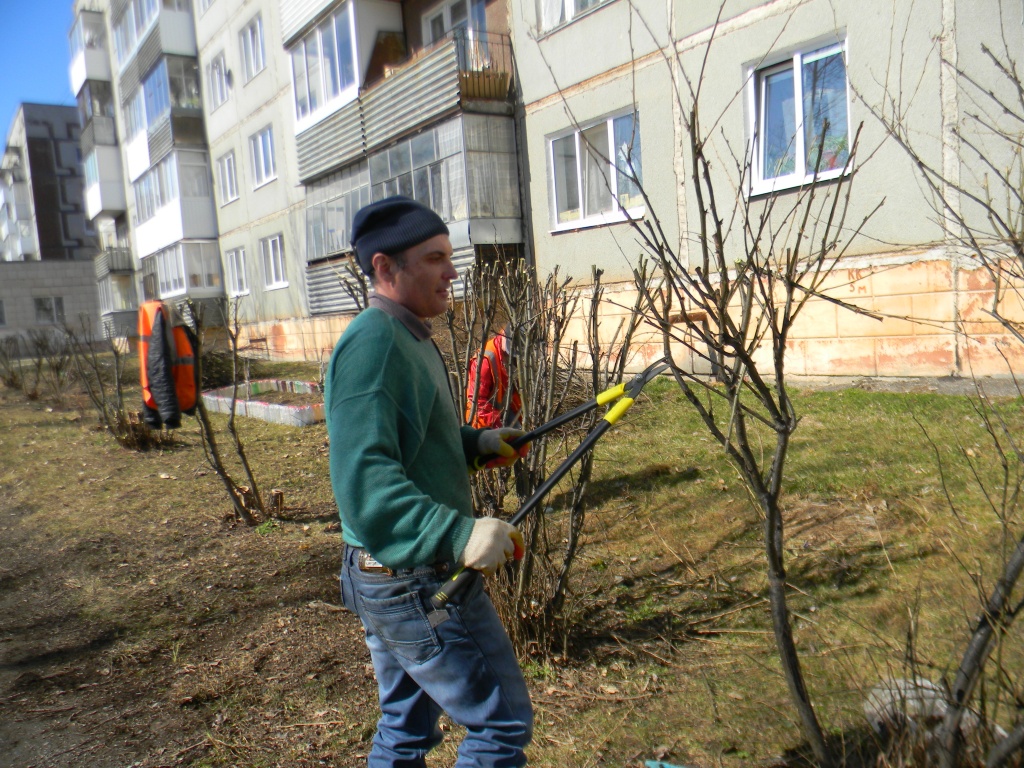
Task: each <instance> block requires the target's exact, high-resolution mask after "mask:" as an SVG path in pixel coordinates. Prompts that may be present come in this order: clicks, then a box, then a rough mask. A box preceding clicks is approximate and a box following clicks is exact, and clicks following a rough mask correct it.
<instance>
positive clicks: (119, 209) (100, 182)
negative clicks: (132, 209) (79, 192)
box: [84, 146, 128, 221]
mask: <svg viewBox="0 0 1024 768" xmlns="http://www.w3.org/2000/svg"><path fill="white" fill-rule="evenodd" d="M84 166H85V215H86V217H87V218H88V219H89V220H90V221H91V220H93V219H95V218H96V217H97V216H100V215H108V216H113V215H117V214H118V213H124V212H125V211H126V210H127V209H128V207H127V205H126V197H125V191H124V174H123V172H122V170H121V152H120V149H119V148H118V147H116V146H114V147H108V146H95V147H93V148H92V151H91V152H90V153H89V154H88V155H86V158H85V162H84Z"/></svg>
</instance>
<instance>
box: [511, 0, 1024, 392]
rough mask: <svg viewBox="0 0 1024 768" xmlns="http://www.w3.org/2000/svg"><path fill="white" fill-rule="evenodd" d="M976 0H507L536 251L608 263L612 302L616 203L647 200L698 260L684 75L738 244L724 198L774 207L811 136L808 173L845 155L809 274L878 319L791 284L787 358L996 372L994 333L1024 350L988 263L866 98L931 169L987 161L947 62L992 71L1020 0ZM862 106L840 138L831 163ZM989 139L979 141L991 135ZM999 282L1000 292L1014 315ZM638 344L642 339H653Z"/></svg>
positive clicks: (817, 369) (976, 106)
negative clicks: (793, 302)
mask: <svg viewBox="0 0 1024 768" xmlns="http://www.w3.org/2000/svg"><path fill="white" fill-rule="evenodd" d="M985 6H986V8H985V11H984V12H982V13H979V12H978V9H977V7H976V4H972V3H967V2H965V0H954V2H939V0H931V1H930V2H926V3H920V2H917V3H911V2H909V1H908V2H903V1H902V0H901V1H900V2H896V3H892V2H881V1H880V0H866V2H859V3H834V2H829V1H828V0H740V1H737V2H728V3H725V4H724V5H722V6H721V13H720V8H719V4H717V3H711V4H701V3H675V4H668V5H666V4H664V3H658V2H653V1H652V0H635V2H630V3H627V2H621V0H596V2H594V1H591V0H540V1H539V2H537V3H512V4H510V5H509V11H510V14H511V19H512V21H511V25H512V37H513V40H514V41H515V43H516V60H517V66H518V69H519V81H520V83H521V88H522V98H523V109H524V111H525V133H526V136H527V139H528V141H527V145H528V147H529V154H528V157H527V159H526V164H527V166H528V167H529V169H530V173H529V177H528V180H527V184H528V186H529V199H531V200H532V207H531V210H530V211H529V213H528V215H529V218H530V225H531V230H532V232H533V235H534V242H533V247H534V255H535V259H536V264H537V267H538V269H539V271H540V272H541V274H544V273H546V272H547V271H549V270H551V269H552V268H553V267H554V266H556V265H557V266H559V268H560V270H561V273H562V274H565V273H568V274H569V275H571V276H573V277H576V278H577V279H578V280H580V281H582V282H586V281H588V279H589V274H590V271H591V266H592V265H595V266H597V267H599V268H600V269H602V270H604V278H603V280H604V282H605V284H606V285H609V284H613V285H612V287H611V288H610V294H611V298H612V299H613V303H614V304H615V305H619V306H625V307H628V306H630V305H631V304H632V300H631V297H630V295H631V294H632V293H633V290H634V289H633V284H632V278H631V270H632V268H633V267H634V266H635V265H636V264H637V261H638V258H639V256H640V254H641V251H642V249H641V247H640V246H639V244H638V242H637V237H636V235H635V233H634V232H633V230H632V229H631V227H630V225H629V224H628V223H627V222H626V216H625V214H624V213H623V210H625V211H628V213H629V215H630V216H632V217H634V218H636V219H639V220H640V221H641V222H643V223H644V224H645V225H646V224H651V223H653V222H654V221H655V220H657V222H659V224H660V226H661V227H663V228H664V231H665V233H666V236H667V239H668V240H669V242H672V243H675V244H677V247H678V249H679V252H680V253H682V254H683V255H684V258H687V259H688V260H689V263H690V264H691V265H694V266H696V265H698V264H699V263H700V250H699V247H698V241H697V237H696V232H697V231H698V230H699V221H700V207H701V206H705V207H706V206H708V205H709V201H708V200H707V199H704V200H700V199H698V198H697V196H696V195H695V193H694V191H693V188H692V184H691V180H690V174H691V172H692V162H691V153H690V151H689V134H688V133H687V130H686V122H687V120H688V119H689V109H690V107H691V106H692V104H693V98H692V94H693V93H694V92H696V91H697V90H698V88H699V93H700V97H699V106H700V109H699V113H698V114H699V119H700V121H701V125H702V128H703V137H704V139H705V141H706V142H707V145H706V146H707V148H708V152H709V156H710V157H711V158H712V171H711V178H712V180H713V183H714V184H715V188H716V190H718V194H719V196H718V198H717V199H716V205H717V206H718V212H719V215H721V216H723V217H724V219H725V220H726V224H727V226H728V227H729V228H730V236H731V238H732V240H731V241H730V242H731V245H729V247H731V248H736V249H738V250H737V251H736V252H737V254H738V253H740V252H741V251H742V247H743V246H742V242H743V230H742V227H741V226H740V223H739V222H741V221H742V213H743V210H744V208H745V207H749V208H750V209H751V210H752V211H753V212H754V215H755V216H756V215H758V212H759V211H760V210H763V208H764V206H766V205H769V204H772V205H774V206H775V208H774V212H775V216H776V217H778V216H780V215H781V214H782V213H783V212H785V211H787V210H790V209H792V207H793V206H794V205H795V203H796V201H797V199H798V197H799V196H800V195H801V194H804V193H805V192H806V190H807V186H808V184H809V183H810V181H811V180H812V178H813V176H814V167H815V165H816V164H817V163H818V159H817V154H816V153H818V152H819V147H820V148H821V149H820V153H821V158H820V165H818V166H817V167H818V169H819V170H818V182H819V183H820V184H822V185H824V186H825V188H828V187H829V185H831V186H832V188H834V186H835V182H836V181H837V180H838V179H839V178H840V177H843V176H844V174H846V176H845V178H846V179H847V180H851V176H850V174H851V173H852V174H855V178H853V182H854V183H853V187H852V190H853V192H852V196H851V198H850V204H849V208H848V210H846V211H845V220H844V222H845V226H846V227H847V230H852V229H853V228H855V227H858V226H860V225H861V224H862V223H863V230H862V232H861V233H860V235H859V236H857V237H855V238H852V239H851V241H850V245H849V248H848V249H847V250H846V252H845V254H844V256H843V259H842V261H841V262H840V263H839V264H838V265H837V268H836V269H835V271H834V273H833V276H832V279H831V280H830V281H829V284H828V285H829V295H830V296H831V297H834V298H837V299H842V300H843V301H848V302H851V303H853V304H856V305H857V306H859V307H861V308H863V309H865V310H868V311H870V312H873V313H875V314H877V315H879V316H880V317H881V318H882V319H881V320H878V319H875V318H872V317H869V316H867V315H864V314H857V313H854V312H851V311H849V310H847V309H843V308H842V307H839V306H837V305H836V304H834V303H832V302H829V301H825V300H815V301H812V302H811V303H810V304H809V305H808V306H807V307H806V309H805V311H804V313H803V315H802V317H801V319H800V321H799V322H798V324H797V326H796V327H795V328H794V329H793V332H792V334H791V336H790V342H789V351H788V358H787V360H788V369H789V371H790V372H791V373H796V374H807V375H853V376H878V375H881V376H944V375H950V374H953V375H970V374H971V373H972V372H974V373H979V374H989V373H991V374H993V375H997V374H1002V375H1005V374H1006V373H1007V363H1006V361H1005V360H1004V359H1003V358H1002V354H1004V353H1005V354H1008V355H1010V362H1011V365H1013V366H1014V367H1015V368H1016V369H1017V370H1020V369H1021V366H1022V365H1024V356H1022V355H1024V350H1021V345H1020V344H1019V343H1014V342H1012V341H1011V340H1010V339H1008V337H1007V335H1006V334H1005V333H1004V331H1003V330H1002V329H1001V328H1000V327H999V326H998V324H996V323H995V322H994V321H993V318H992V317H991V316H989V315H988V314H987V310H988V309H989V308H990V307H991V305H992V301H993V298H994V295H995V294H994V291H995V286H994V285H993V282H992V280H991V279H989V278H988V276H987V275H986V274H984V273H983V272H982V271H981V270H978V269H977V268H976V265H973V264H972V263H971V262H970V261H968V260H965V258H964V250H963V249H962V248H960V247H958V243H957V237H956V236H957V234H958V232H953V231H951V230H950V229H949V228H948V227H946V226H944V223H943V220H942V219H943V216H942V214H941V209H937V208H936V205H937V203H936V200H935V199H934V197H933V196H932V195H930V193H929V191H928V189H927V187H926V186H925V185H923V184H922V183H921V181H920V177H919V176H918V175H917V172H916V169H915V166H914V163H913V162H911V160H910V158H909V157H908V156H907V154H906V153H905V152H904V151H903V150H902V149H901V148H900V147H899V146H898V145H897V143H896V142H894V141H892V140H891V138H890V137H889V135H888V133H887V131H886V129H885V127H884V126H883V125H882V124H881V122H880V121H879V120H878V119H877V117H876V114H877V112H878V111H880V110H886V111H888V113H889V114H892V110H893V109H896V110H897V111H898V114H899V115H900V117H901V119H902V120H903V121H904V127H905V129H906V130H907V135H908V137H909V138H910V139H912V141H913V143H914V145H915V146H916V148H917V150H918V152H919V153H920V154H921V156H922V157H923V158H924V159H925V160H926V161H927V162H928V163H929V164H931V166H932V167H933V168H936V169H939V170H940V171H942V172H943V174H944V176H945V178H946V179H947V180H951V181H952V182H955V181H956V180H958V179H960V180H962V181H963V182H964V183H965V184H969V185H973V188H974V189H976V190H983V189H984V184H985V179H984V176H985V174H986V173H992V172H995V168H989V169H986V168H983V167H982V166H983V165H984V163H983V162H981V161H980V159H979V156H978V155H977V154H975V153H974V151H973V150H972V149H971V146H970V144H969V143H968V142H975V146H977V142H983V143H984V142H985V141H986V138H985V136H984V131H980V130H978V129H979V122H978V120H975V119H973V118H972V115H976V114H981V115H982V119H985V120H987V119H989V118H991V119H993V120H995V121H998V120H1000V119H1003V117H1004V116H1000V115H998V114H995V113H996V112H998V110H994V109H992V108H991V107H992V105H991V104H986V103H984V99H983V97H981V96H980V91H979V90H978V89H977V88H974V87H973V86H971V85H970V84H969V83H968V82H967V81H966V79H965V78H964V77H963V76H962V75H961V74H960V72H973V73H981V75H980V76H981V77H982V78H983V82H984V83H985V85H986V86H987V87H998V84H999V81H1000V78H999V76H998V74H997V73H996V72H995V69H994V67H992V65H991V62H989V61H986V56H985V54H983V52H982V44H983V43H987V44H988V45H989V47H990V48H992V49H995V50H997V51H1003V50H1009V51H1011V52H1013V51H1020V50H1021V49H1022V43H1024V28H1022V24H1021V19H1022V17H1021V9H1020V5H1019V3H1014V2H1009V0H993V2H990V3H986V4H985ZM1004 44H1005V45H1006V46H1007V48H1005V49H1004V47H1003V46H1004ZM943 61H945V62H947V63H946V64H943V63H942V62H943ZM953 63H955V66H954V64H953ZM958 69H959V70H960V72H958ZM1002 84H1003V85H1006V83H1005V82H1003V83H1002ZM1005 95H1006V96H1007V97H1008V98H1010V99H1011V101H1013V102H1015V101H1016V95H1015V94H1014V93H1009V92H1008V93H1007V94H1005ZM861 125H862V126H863V128H862V132H861V139H860V146H859V151H858V153H857V155H856V158H855V160H854V164H853V166H852V167H851V168H847V169H846V170H845V171H844V166H846V160H847V158H848V157H849V152H850V147H851V144H852V141H853V137H854V135H855V134H856V131H857V130H858V127H859V126H861ZM826 126H827V128H826ZM823 133H824V134H825V142H824V145H821V144H820V143H819V139H820V138H821V136H822V134H823ZM990 149H992V152H993V153H994V154H993V155H992V157H996V156H997V154H998V153H999V152H1000V151H1001V150H1000V149H999V148H997V147H990ZM972 157H973V158H974V159H973V161H972V159H971V158H972ZM1007 160H1008V162H1007V165H1006V166H1005V167H1007V168H1012V167H1013V166H1012V160H1010V159H1007ZM997 167H998V164H997ZM634 171H635V174H634V173H633V172H634ZM634 176H635V177H637V178H639V180H640V181H641V184H642V187H643V189H644V190H645V191H646V193H647V199H646V200H645V199H644V198H643V196H641V195H640V194H639V188H638V187H639V185H637V184H636V183H635V181H634ZM947 189H948V191H950V192H951V193H952V196H953V197H954V198H956V199H959V200H960V201H962V202H963V211H964V212H965V213H966V212H968V211H969V210H971V209H970V207H969V205H968V203H967V201H966V199H965V198H964V197H962V196H958V195H956V194H955V191H954V190H952V189H951V188H947ZM880 204H881V207H880V208H878V206H879V205H880ZM876 208H878V209H877V211H876V210H875V209H876ZM737 213H738V214H739V216H740V218H739V219H737V218H736V216H735V214H737ZM777 220H778V219H777V218H776V221H777ZM865 220H866V223H864V222H865ZM796 229H797V228H796V227H794V228H793V229H792V232H795V231H796ZM616 281H617V283H618V284H617V286H615V285H614V284H615V283H616ZM1013 297H1014V294H1012V293H1011V294H1010V295H1009V297H1008V299H1007V301H1006V302H1004V304H1003V305H1002V309H1003V311H1004V312H1009V313H1011V315H1012V313H1013V312H1015V311H1016V312H1017V314H1020V315H1021V317H1020V318H1019V319H1021V320H1024V314H1022V312H1024V310H1020V309H1019V308H1018V309H1016V310H1015V309H1014V305H1013V303H1012V302H1013V301H1014V300H1015V299H1014V298H1013ZM617 311H620V310H616V309H615V308H614V307H611V306H610V307H609V310H608V313H609V315H610V316H614V315H615V313H616V312H617ZM610 319H613V318H612V317H610ZM958 321H959V322H960V324H961V325H960V330H963V329H964V328H966V329H968V330H969V331H970V334H971V338H970V339H968V337H967V336H965V335H964V334H963V333H961V332H958V328H957V326H956V323H957V322H958ZM611 325H612V327H614V323H611ZM1008 341H1009V342H1010V343H1008V344H1005V346H1000V345H1001V344H1002V343H1003V342H1008ZM650 349H651V350H652V352H651V354H654V355H658V354H660V345H659V344H657V343H654V344H652V345H651V346H650ZM693 365H694V367H695V368H698V367H699V365H700V364H699V361H696V360H695V361H693Z"/></svg>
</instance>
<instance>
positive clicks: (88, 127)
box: [80, 115, 117, 155]
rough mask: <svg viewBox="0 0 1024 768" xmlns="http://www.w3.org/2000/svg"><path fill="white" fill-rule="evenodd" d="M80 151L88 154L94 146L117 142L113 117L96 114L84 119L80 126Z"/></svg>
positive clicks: (109, 144)
mask: <svg viewBox="0 0 1024 768" xmlns="http://www.w3.org/2000/svg"><path fill="white" fill-rule="evenodd" d="M80 143H81V145H82V151H83V152H84V153H85V154H86V155H88V154H89V152H91V151H92V148H93V147H95V146H104V147H112V146H114V145H115V144H117V128H116V127H115V124H114V118H112V117H105V116H103V115H97V116H96V117H93V118H91V119H89V120H88V121H86V123H85V126H84V127H83V128H82V138H81V142H80Z"/></svg>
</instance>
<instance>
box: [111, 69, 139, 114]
mask: <svg viewBox="0 0 1024 768" xmlns="http://www.w3.org/2000/svg"><path fill="white" fill-rule="evenodd" d="M141 82H142V73H141V72H139V60H138V59H137V58H135V59H132V60H131V61H129V62H128V66H126V67H125V68H124V71H123V72H122V73H121V77H119V78H118V83H117V85H118V88H120V93H121V98H122V99H123V101H122V102H121V106H122V107H123V106H125V105H126V104H127V103H128V101H129V100H131V98H132V96H134V95H135V90H136V89H137V88H138V87H139V83H141Z"/></svg>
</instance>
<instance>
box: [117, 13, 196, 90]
mask: <svg viewBox="0 0 1024 768" xmlns="http://www.w3.org/2000/svg"><path fill="white" fill-rule="evenodd" d="M197 51H198V49H197V48H196V32H195V24H194V23H193V21H192V12H191V11H190V10H180V11H178V10H173V9H171V8H167V7H164V5H163V4H161V5H160V8H159V12H158V13H157V15H156V17H155V18H154V19H153V20H152V21H150V24H149V26H148V27H147V28H146V29H145V30H144V31H143V33H142V36H141V37H140V38H139V39H138V40H136V41H135V43H134V44H133V45H132V47H131V50H130V51H128V52H125V53H124V54H123V58H122V59H121V65H120V75H119V78H118V83H119V86H120V92H121V93H123V94H124V93H134V91H135V89H136V88H138V87H139V84H140V83H141V82H142V78H143V77H144V76H145V75H146V73H147V72H149V71H150V70H151V69H152V68H153V65H154V64H156V63H157V61H159V60H160V57H161V56H167V55H172V56H188V57H195V56H196V55H197Z"/></svg>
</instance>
